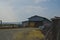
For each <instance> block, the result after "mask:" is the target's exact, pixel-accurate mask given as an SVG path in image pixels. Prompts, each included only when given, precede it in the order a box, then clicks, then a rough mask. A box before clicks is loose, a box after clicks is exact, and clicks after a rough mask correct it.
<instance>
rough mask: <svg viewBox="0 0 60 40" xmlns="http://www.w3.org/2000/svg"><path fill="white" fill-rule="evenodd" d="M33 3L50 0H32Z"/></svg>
mask: <svg viewBox="0 0 60 40" xmlns="http://www.w3.org/2000/svg"><path fill="white" fill-rule="evenodd" d="M33 1H34V3H36V4H38V3H41V2H46V1H50V0H33Z"/></svg>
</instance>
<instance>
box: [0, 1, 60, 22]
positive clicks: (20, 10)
mask: <svg viewBox="0 0 60 40" xmlns="http://www.w3.org/2000/svg"><path fill="white" fill-rule="evenodd" d="M33 15H39V16H42V17H46V18H52V17H54V16H60V0H0V20H2V21H4V22H19V21H24V20H26V19H27V18H29V17H31V16H33Z"/></svg>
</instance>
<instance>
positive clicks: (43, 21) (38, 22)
mask: <svg viewBox="0 0 60 40" xmlns="http://www.w3.org/2000/svg"><path fill="white" fill-rule="evenodd" d="M50 23H51V21H50V20H48V19H47V18H44V17H41V16H37V15H35V16H32V17H30V18H28V21H24V22H23V23H22V24H23V25H24V26H26V27H32V28H38V27H39V26H43V25H45V26H46V25H47V26H48V25H49V24H50Z"/></svg>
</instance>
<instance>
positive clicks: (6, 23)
mask: <svg viewBox="0 0 60 40" xmlns="http://www.w3.org/2000/svg"><path fill="white" fill-rule="evenodd" d="M21 23H22V22H2V24H21Z"/></svg>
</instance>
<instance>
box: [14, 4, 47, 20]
mask: <svg viewBox="0 0 60 40" xmlns="http://www.w3.org/2000/svg"><path fill="white" fill-rule="evenodd" d="M45 10H47V8H44V7H41V6H31V5H29V6H23V7H20V8H18V9H16V11H15V12H16V13H18V14H17V15H19V16H20V17H19V16H18V18H20V19H19V20H21V21H22V20H25V19H27V18H28V17H30V16H32V15H43V13H44V11H45Z"/></svg>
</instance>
